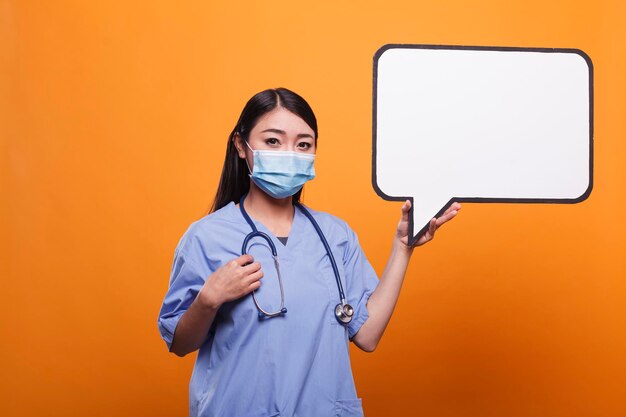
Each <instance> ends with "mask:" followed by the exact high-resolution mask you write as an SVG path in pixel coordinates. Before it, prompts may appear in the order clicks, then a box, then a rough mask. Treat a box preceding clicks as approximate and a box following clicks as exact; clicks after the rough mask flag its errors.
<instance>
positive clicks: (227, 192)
mask: <svg viewBox="0 0 626 417" xmlns="http://www.w3.org/2000/svg"><path fill="white" fill-rule="evenodd" d="M276 107H282V108H284V109H286V110H289V111H290V112H292V113H294V114H295V115H297V116H299V117H300V118H301V119H302V120H304V121H305V122H306V124H308V125H309V127H310V128H311V129H313V132H315V144H316V145H317V120H316V119H315V114H314V113H313V110H312V109H311V107H310V106H309V104H308V103H307V102H306V100H305V99H303V98H302V97H300V96H299V95H298V94H296V93H294V92H293V91H291V90H288V89H286V88H270V89H267V90H264V91H261V92H260V93H257V94H255V95H254V96H253V97H252V98H251V99H250V100H248V102H247V103H246V105H245V106H244V108H243V110H242V112H241V115H240V116H239V120H238V121H237V124H236V125H235V127H234V129H233V131H232V132H231V133H230V135H229V136H228V143H227V144H226V157H225V158H224V167H223V168H222V176H221V178H220V183H219V187H218V188H217V193H216V195H215V199H214V200H213V204H212V205H211V209H210V210H209V213H212V212H214V211H216V210H219V209H221V208H222V207H224V206H225V205H227V204H228V203H230V202H231V201H232V202H235V203H238V202H239V199H240V198H241V196H242V195H244V194H245V193H247V192H248V190H249V189H250V178H249V177H248V167H247V166H246V162H245V161H244V160H242V159H241V158H239V155H238V153H237V148H236V147H235V143H234V140H233V139H234V137H235V133H239V135H240V136H241V138H242V139H243V140H244V141H246V142H247V141H248V138H249V137H250V131H251V130H252V129H253V128H254V126H255V125H256V124H257V122H258V120H259V118H260V117H261V116H263V115H264V114H266V113H269V112H270V111H272V110H274V109H275V108H276ZM301 194H302V189H300V190H299V191H298V192H297V193H295V194H294V195H293V200H292V201H293V202H294V203H295V202H297V201H300V195H301Z"/></svg>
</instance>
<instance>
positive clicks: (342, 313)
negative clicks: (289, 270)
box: [239, 194, 354, 324]
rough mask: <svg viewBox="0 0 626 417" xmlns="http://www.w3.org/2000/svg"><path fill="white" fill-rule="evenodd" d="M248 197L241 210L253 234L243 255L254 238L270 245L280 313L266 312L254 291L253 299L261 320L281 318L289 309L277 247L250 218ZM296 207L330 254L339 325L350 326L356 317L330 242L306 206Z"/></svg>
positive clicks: (241, 205) (244, 246) (244, 241)
mask: <svg viewBox="0 0 626 417" xmlns="http://www.w3.org/2000/svg"><path fill="white" fill-rule="evenodd" d="M246 195H247V194H244V195H242V196H241V199H240V200H239V209H240V210H241V214H242V215H243V217H244V219H246V221H247V222H248V224H249V225H250V227H251V228H252V232H251V233H248V235H246V238H245V239H244V240H243V245H242V247H241V254H242V255H245V254H247V253H248V242H250V239H252V238H254V237H260V238H262V239H265V241H266V242H267V243H268V244H269V245H270V250H271V251H272V257H273V258H274V265H275V266H276V271H277V272H278V285H279V287H280V308H279V309H278V311H275V312H269V311H265V310H264V309H263V308H262V307H261V306H260V305H259V303H258V302H257V299H256V296H255V294H254V291H252V299H253V300H254V304H255V305H256V307H257V309H258V310H259V318H264V317H268V318H270V317H276V316H280V315H283V314H285V313H287V308H286V307H285V293H284V291H283V281H282V278H281V276H280V265H279V263H278V252H277V251H276V245H274V242H272V239H271V238H270V237H269V236H268V235H267V234H266V233H263V232H261V231H259V230H258V229H257V228H256V226H255V225H254V222H253V221H252V219H251V218H250V216H248V213H247V212H246V209H245V208H244V207H243V200H244V199H245V198H246ZM294 205H295V206H296V207H298V208H299V209H300V211H302V213H303V214H304V215H305V216H306V217H307V218H308V219H309V220H310V221H311V223H312V224H313V227H314V228H315V231H316V232H317V234H318V235H319V237H320V240H321V241H322V243H323V244H324V248H325V249H326V253H327V254H328V257H329V258H330V264H331V265H332V267H333V272H334V274H335V280H336V281H337V288H338V289H339V299H340V300H341V303H339V304H337V305H336V306H335V317H336V318H337V320H338V321H339V323H341V324H348V323H350V321H351V320H352V316H353V315H354V309H353V308H352V306H351V305H350V304H348V303H347V302H346V297H345V295H344V292H343V285H342V284H341V279H340V278H339V270H338V269H337V263H336V262H335V257H334V256H333V253H332V251H331V250H330V246H329V245H328V242H327V241H326V237H325V236H324V233H322V229H320V227H319V225H318V224H317V222H316V221H315V219H314V218H313V216H312V215H311V213H309V211H308V210H307V209H305V208H304V206H303V205H302V204H300V203H298V202H297V203H295V204H294Z"/></svg>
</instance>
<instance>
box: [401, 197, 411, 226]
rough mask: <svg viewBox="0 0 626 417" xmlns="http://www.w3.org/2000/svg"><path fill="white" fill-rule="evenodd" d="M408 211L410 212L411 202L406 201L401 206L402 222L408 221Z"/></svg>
mask: <svg viewBox="0 0 626 417" xmlns="http://www.w3.org/2000/svg"><path fill="white" fill-rule="evenodd" d="M409 210H411V201H410V200H406V201H405V202H404V204H403V205H402V221H407V222H408V221H409Z"/></svg>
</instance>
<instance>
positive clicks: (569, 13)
mask: <svg viewBox="0 0 626 417" xmlns="http://www.w3.org/2000/svg"><path fill="white" fill-rule="evenodd" d="M625 19H626V9H625V7H624V5H623V3H621V4H620V2H618V1H617V0H616V1H594V2H572V1H553V2H547V1H544V0H542V1H534V0H532V1H513V2H500V1H485V0H482V1H474V2H465V1H458V0H450V1H445V2H422V1H404V2H398V1H391V0H388V1H378V2H365V1H358V2H356V1H342V0H335V1H329V2H319V1H316V2H306V3H305V2H294V1H268V2H256V1H250V2H248V3H240V2H216V1H214V2H211V1H207V0H202V1H200V0H198V1H182V2H169V1H151V2H128V1H109V2H90V1H60V0H56V1H38V2H26V1H8V0H0V65H1V67H0V71H1V72H0V139H1V141H0V145H1V153H0V157H1V158H2V159H1V164H0V169H1V170H0V190H1V196H0V197H1V199H2V204H0V210H2V211H1V213H0V214H1V223H0V224H1V226H0V227H1V230H0V231H1V236H2V239H1V247H0V256H1V258H0V261H1V262H0V273H1V275H2V279H1V280H0V283H1V284H0V285H1V287H0V290H1V299H2V301H1V302H0V309H1V310H0V313H1V319H0V326H1V328H0V334H1V335H2V344H1V347H0V350H1V351H0V365H1V370H2V378H0V404H2V415H4V416H35V415H37V416H43V415H45V416H74V415H75V416H79V415H80V416H83V415H84V416H87V415H89V416H137V415H150V416H173V415H179V416H182V415H186V414H187V410H188V409H187V407H188V402H187V401H188V400H187V389H188V382H189V378H190V375H191V370H192V367H193V362H194V359H195V354H193V355H188V356H187V357H185V358H182V359H181V358H178V357H177V356H175V355H173V354H169V353H168V352H167V349H166V346H165V343H164V342H163V341H162V340H161V338H160V335H159V333H158V329H157V315H158V312H159V308H160V305H161V302H162V300H163V296H164V295H165V291H166V289H167V285H168V279H169V272H170V268H171V263H172V260H173V254H174V248H175V246H176V243H177V242H178V239H179V238H180V236H181V235H182V233H183V232H184V231H185V229H186V227H187V226H188V225H189V224H190V223H191V222H192V221H194V220H196V219H198V218H199V217H201V216H203V215H204V214H206V210H207V209H208V207H209V205H210V203H211V201H212V198H213V196H214V193H215V191H216V187H217V182H218V178H219V174H220V171H221V166H222V163H223V158H224V151H225V145H226V140H227V135H228V133H229V132H230V130H231V129H232V128H233V126H234V124H235V122H236V120H237V117H238V116H239V113H240V111H241V109H242V107H243V105H244V104H245V101H246V100H247V99H248V98H249V97H250V96H251V95H252V94H254V93H256V92H258V91H260V90H262V89H265V88H268V87H278V86H284V87H287V88H291V89H293V90H295V91H296V92H298V93H300V94H301V95H303V96H304V97H305V98H306V99H307V100H308V101H309V103H310V104H311V106H312V107H313V108H314V110H315V111H316V114H317V117H318V121H319V125H320V139H319V153H318V155H319V156H318V160H317V162H316V168H317V172H318V177H317V178H316V179H315V180H314V181H313V182H311V183H310V184H309V185H307V187H306V192H305V195H304V199H305V202H306V203H307V204H309V205H310V206H312V207H313V208H315V209H318V210H324V211H329V212H331V213H333V214H335V215H337V216H339V217H341V218H343V219H345V220H346V221H347V222H348V223H349V224H350V225H351V226H352V228H353V229H354V230H355V231H356V232H357V233H358V235H359V238H360V241H361V243H362V246H363V248H364V250H365V253H366V254H367V255H368V258H369V259H370V261H371V263H372V264H373V266H374V267H375V269H376V270H377V271H378V272H379V273H381V272H382V270H383V268H384V265H385V262H386V259H387V256H388V254H389V250H390V247H391V240H392V236H393V233H394V231H395V226H396V224H397V221H398V219H399V215H400V206H401V203H397V202H393V203H392V202H386V201H383V200H382V199H380V198H379V197H378V196H377V195H376V194H375V193H374V190H373V188H372V184H371V126H372V120H371V112H372V58H373V55H374V53H375V51H376V50H377V49H378V48H379V47H380V46H382V45H383V44H387V43H422V44H448V45H486V46H518V47H558V48H579V49H582V50H583V51H585V52H586V53H587V54H589V56H590V57H591V59H592V60H593V64H594V70H595V79H594V82H595V161H594V163H595V169H594V171H595V172H594V177H595V178H594V188H593V192H592V193H591V196H590V198H589V199H588V200H587V201H585V202H583V203H581V204H577V205H541V204H539V205H537V204H529V205H525V204H470V203H465V204H464V208H463V210H462V212H461V213H460V215H459V216H458V217H457V219H455V220H454V221H453V222H452V223H450V224H448V225H446V226H445V227H444V228H443V229H442V230H441V231H439V232H438V235H437V237H436V239H435V241H433V242H432V243H429V244H428V245H426V246H423V247H420V248H418V249H416V250H415V253H414V255H413V260H412V262H411V265H410V268H409V271H408V273H407V276H406V279H405V283H404V286H403V289H402V293H401V297H400V300H399V302H398V305H397V307H396V311H395V313H394V316H393V318H392V321H391V323H390V325H389V327H388V329H387V331H386V333H385V335H384V338H383V340H382V341H381V343H380V345H379V347H378V349H377V350H376V351H375V352H374V353H372V354H368V353H365V352H361V351H359V350H358V349H357V348H356V347H355V346H351V349H352V360H353V369H354V377H355V380H356V385H357V390H358V394H359V396H360V397H363V399H364V400H363V402H364V409H365V414H366V416H387V415H400V416H412V415H419V416H429V417H442V416H481V417H484V416H509V417H511V416H568V417H571V416H603V417H607V416H624V415H626V401H625V400H624V398H626V302H625V296H626V256H625V254H626V253H625V250H624V249H625V245H624V243H623V241H624V236H626V220H624V217H623V215H622V213H621V212H622V211H623V208H624V207H625V206H626V193H625V190H626V183H625V182H626V169H625V168H624V166H625V164H626V141H625V140H624V137H625V135H626V126H625V123H624V116H625V112H624V110H625V106H624V100H625V98H626V94H625V92H626V81H625V79H626V78H625V77H624V74H626V61H625V56H626V54H625V50H624V49H625V48H624V42H625V41H626V36H625V29H624V26H625V25H624V21H625Z"/></svg>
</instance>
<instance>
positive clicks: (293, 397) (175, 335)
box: [158, 88, 460, 417]
mask: <svg viewBox="0 0 626 417" xmlns="http://www.w3.org/2000/svg"><path fill="white" fill-rule="evenodd" d="M316 147H317V121H316V119H315V115H314V114H313V111H312V110H311V108H310V107H309V105H308V104H307V102H306V101H305V100H304V99H303V98H302V97H300V96H299V95H297V94H295V93H294V92H292V91H289V90H287V89H284V88H277V89H269V90H265V91H262V92H260V93H258V94H256V95H255V96H254V97H252V98H251V99H250V100H249V101H248V103H247V104H246V106H245V107H244V109H243V111H242V113H241V116H240V117H239V120H238V121H237V124H236V126H235V128H234V129H233V131H232V133H231V134H230V136H229V138H228V144H227V149H226V159H225V161H224V168H223V170H222V177H221V180H220V184H219V188H218V191H217V195H216V198H215V201H214V203H213V207H212V209H211V213H210V214H208V215H207V216H204V217H203V218H201V219H199V220H197V221H195V222H193V223H192V224H191V225H190V226H189V228H188V229H187V231H186V232H185V233H184V235H183V236H182V238H181V239H180V242H179V243H178V246H177V248H176V251H175V255H174V263H173V266H172V271H171V277H170V285H169V289H168V291H167V293H166V295H165V299H164V301H163V305H162V308H161V311H160V314H159V318H158V326H159V330H160V332H161V335H162V337H163V339H164V340H165V342H166V344H167V346H168V349H169V350H170V351H171V352H174V353H175V354H177V355H178V356H185V355H186V354H188V353H191V352H194V351H196V350H198V349H199V352H198V356H197V359H196V363H195V366H194V369H193V373H192V376H191V381H190V384H189V401H190V404H189V406H190V414H191V415H192V416H212V417H221V416H229V417H231V416H236V417H270V416H304V417H306V416H311V417H320V416H322V417H324V416H362V415H363V408H362V404H361V399H360V398H358V397H357V393H356V390H355V385H354V380H353V377H352V370H351V367H350V356H349V349H348V346H349V342H350V341H352V342H354V344H355V345H356V346H358V347H359V348H360V349H363V350H364V351H367V352H372V351H373V350H374V349H375V348H376V345H377V344H378V342H379V340H380V338H381V337H382V335H383V332H384V330H385V327H386V326H387V323H388V322H389V319H390V317H391V313H392V312H393V309H394V306H395V304H396V301H397V299H398V294H399V292H400V287H401V285H402V281H403V279H404V274H405V272H406V268H407V265H408V263H409V259H410V257H411V253H412V251H413V249H414V248H413V247H409V246H408V236H407V233H408V211H409V209H410V201H408V200H407V201H406V202H405V204H404V205H403V207H402V215H401V220H400V222H399V223H398V228H397V230H396V232H395V235H394V236H393V244H392V250H391V255H390V257H389V261H388V262H387V265H386V267H385V270H384V272H383V274H382V276H381V278H380V281H379V280H378V278H377V275H376V272H375V271H374V269H373V268H372V266H371V265H370V263H369V262H368V260H367V258H366V257H365V255H364V253H363V251H362V250H361V247H360V246H359V242H358V239H357V236H356V234H355V233H354V232H353V231H352V229H351V228H350V227H349V226H348V224H347V223H346V222H344V221H343V220H341V219H339V218H337V217H335V216H333V215H331V214H328V213H324V212H320V211H316V210H313V209H311V208H309V207H306V206H304V205H303V204H301V203H300V195H301V193H302V186H303V185H304V183H305V182H306V181H308V180H310V179H312V178H313V177H314V176H315V169H314V165H313V163H314V158H315V152H316ZM459 209H460V205H459V204H458V203H455V204H454V205H453V206H452V207H450V209H449V210H448V211H446V213H445V214H444V215H442V216H441V217H440V218H438V219H432V220H431V223H430V227H429V230H428V232H427V233H426V234H425V235H424V236H423V237H422V238H420V239H419V241H418V242H417V243H416V245H415V246H418V245H421V244H423V243H426V242H427V241H429V240H431V239H432V238H433V236H434V234H435V231H436V230H437V228H438V227H439V226H441V225H442V224H443V223H445V222H446V221H448V220H450V219H451V218H453V217H454V216H455V215H456V214H457V211H458V210H459Z"/></svg>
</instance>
